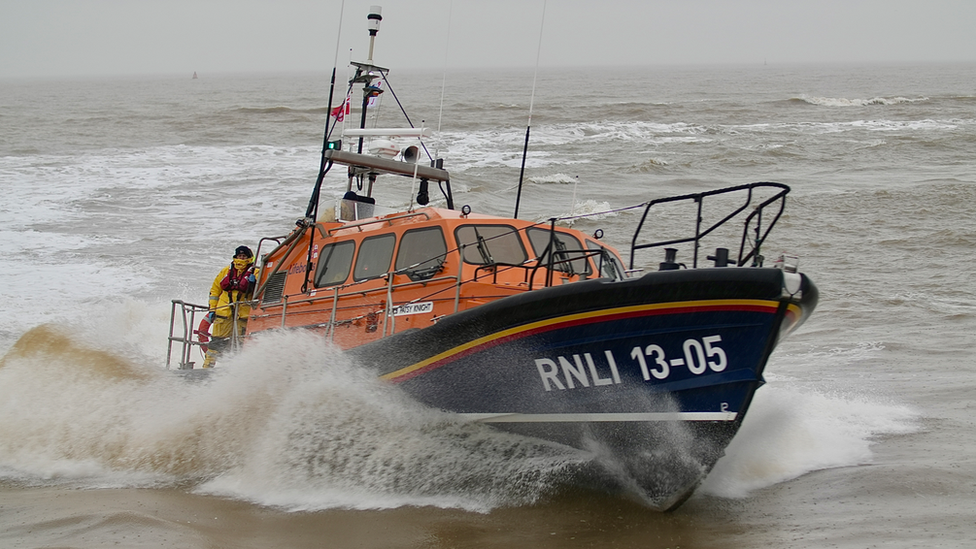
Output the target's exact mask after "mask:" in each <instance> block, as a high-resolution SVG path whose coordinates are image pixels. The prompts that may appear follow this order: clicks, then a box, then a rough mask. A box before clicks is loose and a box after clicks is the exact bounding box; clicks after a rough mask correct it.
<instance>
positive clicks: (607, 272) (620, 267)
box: [586, 240, 627, 280]
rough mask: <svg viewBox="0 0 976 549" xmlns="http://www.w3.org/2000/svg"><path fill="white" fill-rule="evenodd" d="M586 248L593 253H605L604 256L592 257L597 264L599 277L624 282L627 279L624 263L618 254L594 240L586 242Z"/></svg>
mask: <svg viewBox="0 0 976 549" xmlns="http://www.w3.org/2000/svg"><path fill="white" fill-rule="evenodd" d="M586 247H587V248H588V249H590V250H592V251H601V250H602V251H603V252H605V253H603V254H602V255H594V256H592V259H593V263H594V264H596V268H597V276H599V277H600V278H612V279H614V280H623V279H625V278H627V274H626V269H624V264H623V262H621V261H620V258H619V257H617V254H615V253H613V252H612V251H610V250H609V249H607V248H605V247H603V246H601V245H600V244H599V243H597V242H593V241H592V240H587V241H586Z"/></svg>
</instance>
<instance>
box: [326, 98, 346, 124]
mask: <svg viewBox="0 0 976 549" xmlns="http://www.w3.org/2000/svg"><path fill="white" fill-rule="evenodd" d="M330 114H331V115H332V116H333V117H335V119H336V122H342V121H343V120H344V119H345V118H346V115H347V114H349V98H348V97H346V99H345V101H343V102H342V104H341V105H339V106H338V107H336V108H334V109H332V112H331V113H330Z"/></svg>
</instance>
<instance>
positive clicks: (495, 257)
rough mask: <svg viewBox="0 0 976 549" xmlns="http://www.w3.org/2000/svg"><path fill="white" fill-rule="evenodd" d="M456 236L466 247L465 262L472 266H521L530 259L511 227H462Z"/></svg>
mask: <svg viewBox="0 0 976 549" xmlns="http://www.w3.org/2000/svg"><path fill="white" fill-rule="evenodd" d="M454 236H455V238H457V241H458V245H459V246H464V262H465V263H468V264H471V265H488V264H491V263H495V264H498V263H500V264H505V265H521V264H522V263H524V262H525V260H526V259H528V255H527V254H526V253H525V247H524V246H522V239H520V238H519V235H518V231H516V230H515V227H512V226H511V225H462V226H461V227H458V229H457V231H455V232H454ZM479 237H480V238H479ZM479 242H480V245H479Z"/></svg>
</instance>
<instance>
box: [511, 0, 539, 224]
mask: <svg viewBox="0 0 976 549" xmlns="http://www.w3.org/2000/svg"><path fill="white" fill-rule="evenodd" d="M545 24H546V2H545V0H543V2H542V23H541V24H540V25H539V49H538V50H536V52H535V74H534V75H533V76H532V98H531V99H529V121H528V123H527V124H526V126H525V146H524V147H523V148H522V169H521V170H520V171H519V182H518V192H517V193H516V194H515V215H513V216H512V217H514V218H515V219H518V211H519V202H520V201H521V200H522V179H523V178H524V176H525V157H526V156H527V155H528V154H529V129H530V128H532V107H533V105H535V83H536V80H537V79H538V78H539V56H540V54H541V53H542V29H543V27H545Z"/></svg>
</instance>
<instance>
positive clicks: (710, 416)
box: [458, 412, 738, 423]
mask: <svg viewBox="0 0 976 549" xmlns="http://www.w3.org/2000/svg"><path fill="white" fill-rule="evenodd" d="M458 415H460V416H461V417H463V418H464V419H467V420H469V421H480V422H482V423H573V422H584V423H585V422H610V421H634V422H637V421H735V418H736V416H737V415H738V414H737V413H736V412H648V413H633V414H630V413H606V414H458Z"/></svg>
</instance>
